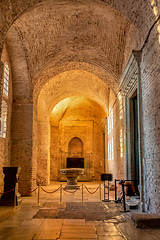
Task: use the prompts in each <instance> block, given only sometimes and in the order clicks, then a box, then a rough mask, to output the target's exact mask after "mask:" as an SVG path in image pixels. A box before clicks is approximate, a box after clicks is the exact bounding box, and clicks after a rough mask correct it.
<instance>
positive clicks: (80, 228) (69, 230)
mask: <svg viewBox="0 0 160 240" xmlns="http://www.w3.org/2000/svg"><path fill="white" fill-rule="evenodd" d="M62 232H65V233H74V232H75V233H76V232H79V233H81V232H84V233H86V232H87V233H94V232H95V227H94V226H86V225H77V226H70V225H68V226H66V225H64V226H63V227H62Z"/></svg>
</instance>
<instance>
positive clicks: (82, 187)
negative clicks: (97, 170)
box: [82, 183, 83, 202]
mask: <svg viewBox="0 0 160 240" xmlns="http://www.w3.org/2000/svg"><path fill="white" fill-rule="evenodd" d="M82 202H83V183H82Z"/></svg>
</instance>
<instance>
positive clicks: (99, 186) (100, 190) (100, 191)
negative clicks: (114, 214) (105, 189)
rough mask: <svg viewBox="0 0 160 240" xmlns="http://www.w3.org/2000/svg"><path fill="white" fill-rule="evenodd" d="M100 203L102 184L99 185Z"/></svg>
mask: <svg viewBox="0 0 160 240" xmlns="http://www.w3.org/2000/svg"><path fill="white" fill-rule="evenodd" d="M99 201H101V183H100V184H99Z"/></svg>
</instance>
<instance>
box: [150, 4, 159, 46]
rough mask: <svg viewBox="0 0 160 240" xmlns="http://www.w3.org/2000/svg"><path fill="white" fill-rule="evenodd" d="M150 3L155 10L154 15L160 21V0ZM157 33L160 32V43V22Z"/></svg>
mask: <svg viewBox="0 0 160 240" xmlns="http://www.w3.org/2000/svg"><path fill="white" fill-rule="evenodd" d="M150 3H151V6H152V8H153V13H154V15H155V16H156V19H158V16H159V9H160V0H157V1H156V0H151V1H150ZM157 25H158V26H157V31H158V33H159V35H158V41H159V43H160V24H159V21H158V22H157Z"/></svg>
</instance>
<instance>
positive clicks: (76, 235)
mask: <svg viewBox="0 0 160 240" xmlns="http://www.w3.org/2000/svg"><path fill="white" fill-rule="evenodd" d="M61 238H62V239H63V238H64V239H66V238H68V239H74V238H75V239H77V238H80V239H91V238H93V239H97V235H96V234H94V233H61Z"/></svg>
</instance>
